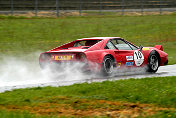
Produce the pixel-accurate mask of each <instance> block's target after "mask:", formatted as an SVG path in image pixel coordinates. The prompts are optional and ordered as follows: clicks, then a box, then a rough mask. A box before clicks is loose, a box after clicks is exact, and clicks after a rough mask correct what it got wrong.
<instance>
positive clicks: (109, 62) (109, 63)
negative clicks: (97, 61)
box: [102, 56, 114, 76]
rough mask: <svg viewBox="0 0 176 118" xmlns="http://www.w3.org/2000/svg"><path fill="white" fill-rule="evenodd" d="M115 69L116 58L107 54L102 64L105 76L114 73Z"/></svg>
mask: <svg viewBox="0 0 176 118" xmlns="http://www.w3.org/2000/svg"><path fill="white" fill-rule="evenodd" d="M113 69H114V60H113V59H112V57H110V56H105V57H104V59H103V64H102V73H103V75H104V76H108V75H112V73H113Z"/></svg>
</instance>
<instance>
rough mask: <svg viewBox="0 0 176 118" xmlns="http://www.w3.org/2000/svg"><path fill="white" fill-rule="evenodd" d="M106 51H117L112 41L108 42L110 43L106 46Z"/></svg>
mask: <svg viewBox="0 0 176 118" xmlns="http://www.w3.org/2000/svg"><path fill="white" fill-rule="evenodd" d="M105 49H116V48H115V47H114V45H113V44H112V43H111V41H108V43H107V44H106V46H105Z"/></svg>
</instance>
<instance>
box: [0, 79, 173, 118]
mask: <svg viewBox="0 0 176 118" xmlns="http://www.w3.org/2000/svg"><path fill="white" fill-rule="evenodd" d="M175 90H176V77H160V78H158V77H155V78H144V79H129V80H118V81H104V82H102V83H97V82H96V83H91V84H89V83H83V84H75V85H71V86H64V87H44V88H41V87H37V88H31V89H18V90H14V91H13V92H5V93H0V109H2V108H4V109H5V110H9V111H14V110H16V111H19V110H21V111H23V112H24V111H25V112H26V113H27V112H29V113H35V114H40V115H50V116H55V115H58V112H56V111H53V109H54V110H55V109H58V108H59V109H61V108H62V109H68V110H69V109H70V107H71V108H72V109H73V110H76V111H77V110H80V111H81V110H82V112H84V111H86V110H90V109H91V110H94V109H97V110H99V109H100V108H101V109H105V110H107V111H108V110H109V109H110V110H111V111H113V110H117V109H119V111H120V110H124V109H126V110H129V109H130V108H131V107H132V108H133V107H137V108H138V107H139V108H140V111H139V112H140V115H139V116H141V117H142V116H143V115H144V114H145V115H144V116H148V115H149V113H148V114H147V113H145V109H146V111H147V110H148V109H149V108H153V109H152V110H156V111H155V113H154V114H153V116H158V117H164V116H166V115H171V116H172V117H176V114H175V112H176V91H175ZM119 101H120V102H119ZM116 104H118V105H116ZM62 105H64V107H63V106H62ZM61 106H62V107H61ZM141 107H142V108H141ZM33 109H34V110H35V111H33ZM40 109H41V110H40ZM42 109H43V110H42ZM46 109H47V110H48V111H52V114H49V113H50V112H48V111H45V112H44V110H46ZM152 110H151V109H150V111H151V112H152ZM70 112H71V110H70ZM109 112H110V111H109ZM3 113H4V112H3ZM0 114H2V113H1V112H0ZM25 115H26V114H25ZM72 116H76V115H73V114H72ZM78 116H79V115H78ZM105 116H106V115H105ZM149 116H152V115H149Z"/></svg>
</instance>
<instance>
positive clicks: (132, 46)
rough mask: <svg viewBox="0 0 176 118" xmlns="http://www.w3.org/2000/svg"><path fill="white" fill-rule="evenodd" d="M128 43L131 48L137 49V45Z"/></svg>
mask: <svg viewBox="0 0 176 118" xmlns="http://www.w3.org/2000/svg"><path fill="white" fill-rule="evenodd" d="M129 45H130V47H131V48H132V49H133V50H137V49H138V48H137V47H135V46H134V45H132V44H129Z"/></svg>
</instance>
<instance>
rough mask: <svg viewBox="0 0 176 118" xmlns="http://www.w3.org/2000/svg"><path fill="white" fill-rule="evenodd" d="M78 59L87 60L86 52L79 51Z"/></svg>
mask: <svg viewBox="0 0 176 118" xmlns="http://www.w3.org/2000/svg"><path fill="white" fill-rule="evenodd" d="M77 59H78V60H80V61H87V58H86V55H85V54H84V53H78V54H77Z"/></svg>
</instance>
